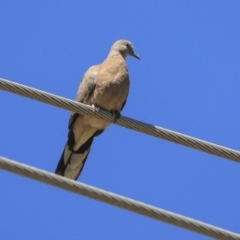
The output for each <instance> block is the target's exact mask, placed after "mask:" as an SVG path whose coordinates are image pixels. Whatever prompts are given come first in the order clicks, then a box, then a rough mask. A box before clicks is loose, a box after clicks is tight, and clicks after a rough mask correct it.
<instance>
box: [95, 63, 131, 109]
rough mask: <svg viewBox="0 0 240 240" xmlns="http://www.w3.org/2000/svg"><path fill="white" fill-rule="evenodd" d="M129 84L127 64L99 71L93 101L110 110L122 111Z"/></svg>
mask: <svg viewBox="0 0 240 240" xmlns="http://www.w3.org/2000/svg"><path fill="white" fill-rule="evenodd" d="M129 85H130V83H129V76H128V71H127V68H126V67H125V66H117V67H115V68H110V69H105V70H104V71H102V72H101V71H99V73H98V76H97V81H96V88H95V91H94V94H93V96H92V99H91V102H92V104H96V105H97V106H99V107H100V108H103V109H105V110H108V111H120V110H121V108H122V105H123V103H124V102H125V100H126V98H127V95H128V91H129Z"/></svg>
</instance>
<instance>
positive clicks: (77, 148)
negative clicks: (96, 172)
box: [55, 40, 139, 180]
mask: <svg viewBox="0 0 240 240" xmlns="http://www.w3.org/2000/svg"><path fill="white" fill-rule="evenodd" d="M127 56H133V57H136V58H138V59H139V57H138V55H137V54H136V53H135V52H134V50H133V45H132V43H131V42H129V41H127V40H119V41H117V42H115V43H114V44H113V46H112V48H111V50H110V52H109V55H108V57H107V59H106V60H105V61H104V62H103V63H102V64H99V65H96V66H92V67H90V68H89V69H88V70H87V72H86V73H85V74H84V76H83V78H82V81H81V83H80V86H79V89H78V93H77V97H76V101H78V102H81V103H85V104H88V105H93V106H94V107H95V108H101V109H105V110H107V111H111V112H115V113H120V112H121V110H122V109H123V107H124V105H125V102H126V99H127V96H128V91H129V75H128V70H127V66H126V63H125V58H126V57H127ZM108 125H109V122H108V121H106V120H103V119H99V118H95V117H93V116H88V115H80V114H78V113H74V112H73V113H72V114H71V117H70V120H69V133H68V141H67V144H66V146H65V148H64V150H63V154H62V156H61V158H60V161H59V163H58V166H57V168H56V171H55V173H56V174H59V175H62V176H65V177H67V178H71V179H74V180H76V179H77V178H78V176H79V174H80V173H81V171H82V169H83V166H84V163H85V161H86V159H87V156H88V154H89V152H90V147H91V144H92V141H93V138H94V137H96V136H98V135H100V134H101V133H102V132H103V131H104V130H105V129H106V128H107V126H108Z"/></svg>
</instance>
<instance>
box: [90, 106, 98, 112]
mask: <svg viewBox="0 0 240 240" xmlns="http://www.w3.org/2000/svg"><path fill="white" fill-rule="evenodd" d="M91 106H92V107H93V112H94V113H96V112H98V111H99V107H97V106H95V104H92V105H91Z"/></svg>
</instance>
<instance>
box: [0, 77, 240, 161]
mask: <svg viewBox="0 0 240 240" xmlns="http://www.w3.org/2000/svg"><path fill="white" fill-rule="evenodd" d="M0 89H2V90H5V91H8V92H12V93H16V94H19V95H21V96H25V97H28V98H32V99H35V100H38V101H40V102H45V103H48V104H51V105H53V106H57V107H60V108H64V109H67V110H71V111H74V112H77V113H80V114H87V115H94V116H96V117H99V118H103V119H106V120H108V121H109V122H112V123H113V122H114V116H112V114H111V113H109V112H107V111H104V110H99V111H96V112H93V108H92V107H91V106H88V105H85V104H82V103H79V102H76V101H73V100H70V99H67V98H63V97H60V96H56V95H54V94H50V93H47V92H43V91H40V90H37V89H34V88H30V87H27V86H24V85H22V84H18V83H14V82H11V81H8V80H6V79H2V78H0ZM115 124H117V125H119V126H122V127H126V128H129V129H132V130H135V131H138V132H142V133H145V134H148V135H151V136H154V137H157V138H162V139H165V140H168V141H171V142H174V143H178V144H181V145H184V146H187V147H190V148H194V149H197V150H200V151H203V152H206V153H210V154H213V155H216V156H219V157H223V158H226V159H229V160H233V161H236V162H240V152H239V151H236V150H233V149H230V148H226V147H223V146H220V145H216V144H213V143H210V142H206V141H203V140H200V139H197V138H194V137H190V136H187V135H184V134H181V133H178V132H174V131H171V130H168V129H165V128H161V127H158V126H154V125H151V124H148V123H144V122H141V121H137V120H134V119H131V118H128V117H124V116H121V117H120V118H119V119H118V120H117V121H116V122H115Z"/></svg>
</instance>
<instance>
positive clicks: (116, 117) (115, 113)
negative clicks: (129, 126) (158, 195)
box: [110, 111, 121, 123]
mask: <svg viewBox="0 0 240 240" xmlns="http://www.w3.org/2000/svg"><path fill="white" fill-rule="evenodd" d="M110 112H111V114H112V115H113V117H114V120H113V122H114V123H115V122H116V121H117V120H118V119H119V118H120V117H121V113H120V112H118V111H110Z"/></svg>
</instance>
